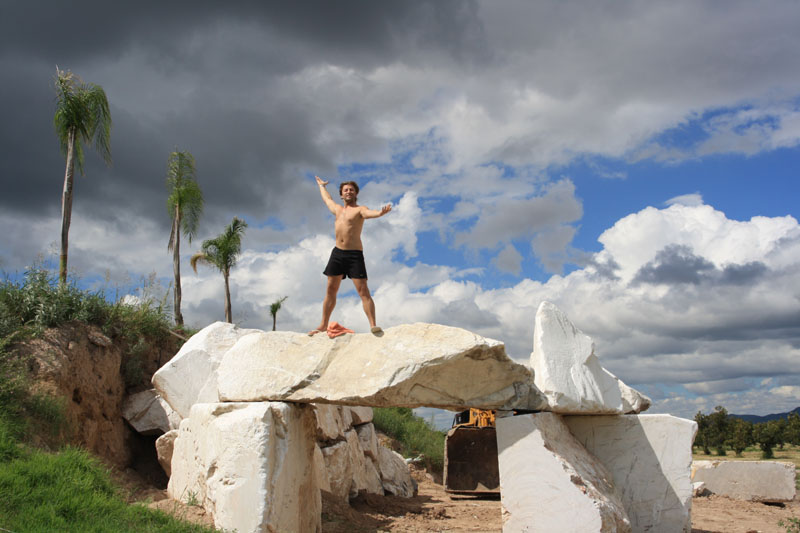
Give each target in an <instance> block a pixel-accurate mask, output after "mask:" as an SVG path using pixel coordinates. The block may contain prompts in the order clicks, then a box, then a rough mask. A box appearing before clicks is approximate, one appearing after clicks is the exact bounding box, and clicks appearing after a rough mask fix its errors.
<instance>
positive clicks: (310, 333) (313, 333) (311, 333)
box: [308, 329, 326, 337]
mask: <svg viewBox="0 0 800 533" xmlns="http://www.w3.org/2000/svg"><path fill="white" fill-rule="evenodd" d="M325 331H326V330H324V329H312V330H311V331H309V332H308V336H309V337H313V336H314V335H316V334H317V333H325Z"/></svg>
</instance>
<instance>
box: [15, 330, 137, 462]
mask: <svg viewBox="0 0 800 533" xmlns="http://www.w3.org/2000/svg"><path fill="white" fill-rule="evenodd" d="M19 349H20V350H21V351H22V352H23V353H30V354H32V355H33V360H32V362H31V366H32V370H33V372H32V373H33V379H34V380H35V381H36V388H37V389H39V390H41V391H46V392H48V393H51V394H53V395H55V396H59V397H61V398H64V399H65V400H66V401H65V406H66V418H67V424H68V426H69V427H71V428H74V429H75V431H74V432H73V434H74V440H73V442H74V443H75V444H78V445H80V446H82V447H84V448H86V449H88V450H90V451H92V452H93V453H96V454H97V455H100V456H101V457H105V458H106V459H108V460H110V461H111V462H112V463H114V464H116V465H117V466H120V467H124V466H126V465H127V464H128V463H129V462H130V460H131V452H130V450H129V446H128V443H127V441H128V439H129V438H130V436H131V435H132V434H131V431H130V429H129V428H128V427H127V426H126V424H125V421H124V420H123V419H122V416H121V405H122V401H123V398H124V395H125V385H124V382H123V379H122V375H121V373H120V367H121V365H122V353H121V352H120V350H119V348H118V347H116V346H115V345H114V344H112V342H111V340H110V339H109V338H108V337H106V336H105V335H103V333H102V332H101V331H100V329H99V328H97V327H96V326H86V325H84V324H80V323H73V324H68V325H64V326H61V327H60V328H53V329H48V330H47V331H45V332H44V334H43V335H42V336H41V337H40V338H36V339H32V340H29V341H26V342H25V343H23V344H22V345H21V346H20V347H19ZM78 428H80V429H78Z"/></svg>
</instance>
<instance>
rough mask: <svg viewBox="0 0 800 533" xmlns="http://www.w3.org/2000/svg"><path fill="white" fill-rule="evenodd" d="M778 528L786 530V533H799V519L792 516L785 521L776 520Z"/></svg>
mask: <svg viewBox="0 0 800 533" xmlns="http://www.w3.org/2000/svg"><path fill="white" fill-rule="evenodd" d="M778 526H780V527H783V528H786V533H800V518H796V517H794V516H792V517H790V518H787V519H786V520H778Z"/></svg>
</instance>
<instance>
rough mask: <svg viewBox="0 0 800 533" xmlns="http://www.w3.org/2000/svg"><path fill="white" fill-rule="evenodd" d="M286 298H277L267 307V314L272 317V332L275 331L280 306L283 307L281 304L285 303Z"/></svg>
mask: <svg viewBox="0 0 800 533" xmlns="http://www.w3.org/2000/svg"><path fill="white" fill-rule="evenodd" d="M286 298H288V296H284V297H283V298H278V299H277V300H275V301H274V302H272V304H270V306H269V314H270V315H272V331H275V327H276V325H277V322H278V311H280V310H281V306H282V305H283V302H285V301H286Z"/></svg>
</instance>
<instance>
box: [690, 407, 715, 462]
mask: <svg viewBox="0 0 800 533" xmlns="http://www.w3.org/2000/svg"><path fill="white" fill-rule="evenodd" d="M694 421H695V422H696V423H697V435H696V436H695V438H694V444H692V447H694V446H700V447H701V448H702V450H703V453H704V454H706V455H711V449H710V448H709V442H710V440H711V438H710V434H709V425H710V424H709V420H708V416H707V415H704V414H703V413H702V412H701V411H697V414H696V415H694Z"/></svg>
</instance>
